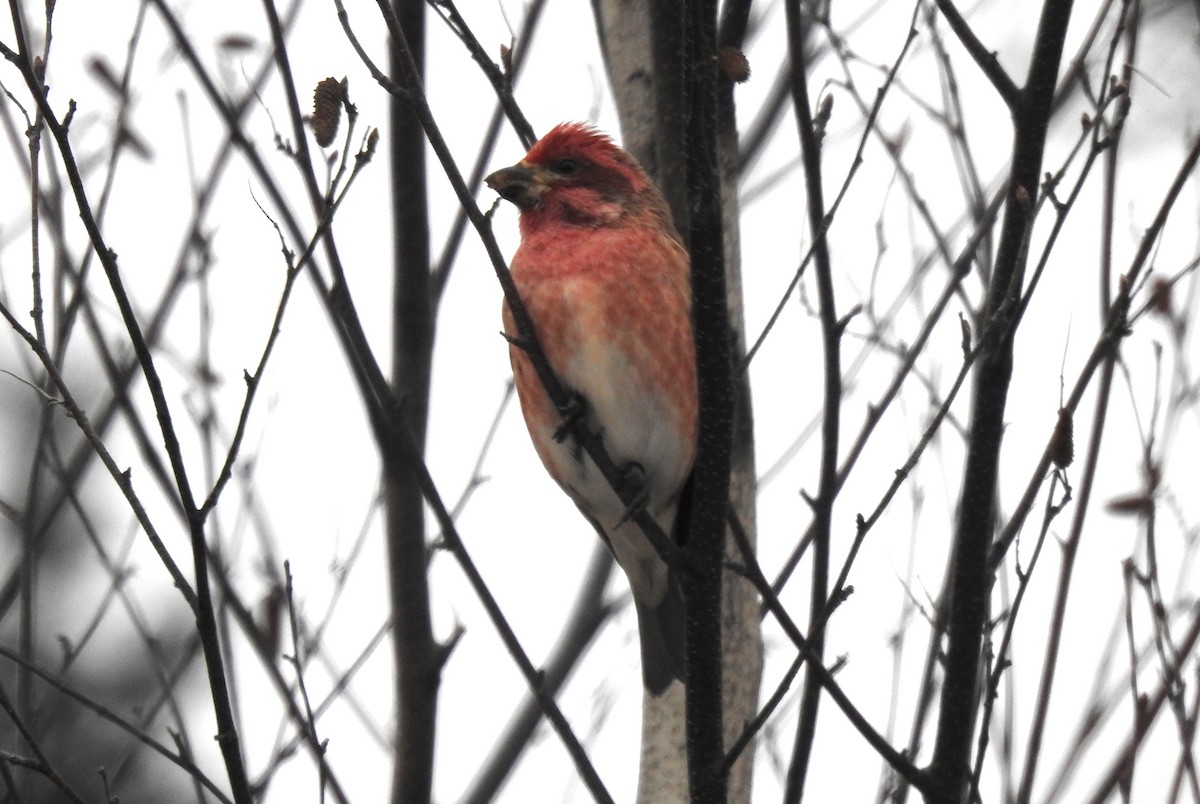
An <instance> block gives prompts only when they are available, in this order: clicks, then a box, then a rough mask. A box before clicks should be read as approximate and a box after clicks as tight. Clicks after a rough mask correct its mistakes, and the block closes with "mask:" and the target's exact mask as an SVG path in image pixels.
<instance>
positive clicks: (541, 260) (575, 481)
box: [486, 123, 699, 697]
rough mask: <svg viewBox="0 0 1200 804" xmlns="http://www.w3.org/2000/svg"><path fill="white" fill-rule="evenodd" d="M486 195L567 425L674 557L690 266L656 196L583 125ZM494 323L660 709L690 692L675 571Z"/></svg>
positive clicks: (688, 432)
mask: <svg viewBox="0 0 1200 804" xmlns="http://www.w3.org/2000/svg"><path fill="white" fill-rule="evenodd" d="M486 182H487V184H488V186H489V187H491V188H492V189H493V190H495V191H496V192H497V193H499V194H500V196H501V197H502V198H504V199H505V200H507V201H510V202H512V203H513V204H514V205H516V207H517V208H518V210H519V213H518V217H519V228H520V235H521V240H520V244H519V246H518V248H517V250H516V252H515V253H514V254H513V257H512V260H511V266H510V270H511V275H512V281H513V284H514V286H515V287H516V290H517V294H518V295H519V297H520V299H521V302H522V304H523V305H524V307H525V308H526V310H527V312H528V314H529V318H530V320H531V322H532V325H533V330H534V332H535V334H536V337H537V340H538V342H539V343H540V345H541V347H542V350H543V351H544V353H545V356H546V360H547V362H548V363H549V365H550V367H551V368H552V369H553V371H554V374H555V376H556V377H557V378H558V380H559V381H560V382H561V383H562V384H563V386H564V387H565V388H566V389H567V390H568V392H569V393H571V394H572V397H573V399H575V400H577V407H578V410H577V414H578V415H579V416H582V417H583V418H584V419H585V421H586V424H587V426H588V427H589V428H590V429H591V431H592V432H594V433H598V434H599V436H600V438H601V441H602V443H603V445H604V447H605V449H606V450H607V452H608V454H609V456H610V457H611V458H612V460H613V462H614V463H615V464H616V465H617V466H618V467H621V468H622V471H623V473H624V474H625V475H626V476H627V477H628V478H631V479H632V480H633V481H634V482H636V483H637V484H638V486H637V487H638V488H639V489H640V492H639V494H638V497H639V502H638V508H639V509H640V510H645V511H646V512H647V513H648V514H649V515H650V516H651V517H653V518H654V520H655V522H657V523H658V525H659V526H660V527H661V528H662V530H663V532H664V533H665V534H668V535H671V536H672V538H674V539H675V542H676V544H682V542H683V540H684V534H683V533H682V531H683V530H685V528H684V526H683V522H682V520H683V519H686V516H681V515H680V510H681V502H684V501H685V498H686V497H687V496H688V495H687V491H688V489H689V488H690V478H691V476H692V470H693V467H694V464H695V460H696V449H697V426H698V425H697V422H698V417H699V400H698V397H699V392H698V386H697V379H696V377H697V373H696V356H695V345H694V343H693V339H692V290H691V261H690V258H689V256H688V252H687V249H686V248H684V245H683V242H682V239H681V238H680V236H679V233H678V231H677V230H676V228H675V226H674V224H673V223H672V220H671V213H670V209H669V208H668V206H667V203H666V201H665V199H664V198H663V196H662V193H661V192H660V191H659V190H658V188H657V187H655V185H654V183H653V182H652V181H651V180H650V178H649V176H648V175H647V174H646V171H645V170H644V169H643V168H642V167H641V165H639V164H638V162H637V160H635V159H634V158H633V157H632V156H631V155H630V154H629V153H627V152H626V151H625V150H623V149H622V148H620V147H619V146H617V145H616V144H615V143H614V142H613V141H612V139H610V138H609V137H608V136H606V135H605V134H603V133H601V132H599V131H598V130H596V129H594V128H592V127H591V126H588V125H586V124H582V123H562V124H560V125H558V126H555V127H554V128H553V129H551V130H550V131H549V132H548V133H547V134H546V135H545V136H543V137H542V138H541V139H540V140H538V141H537V142H536V143H535V144H534V145H533V147H532V148H530V149H529V151H528V153H526V155H525V158H524V159H522V160H521V161H520V162H518V163H517V164H515V165H513V166H511V167H507V168H503V169H501V170H498V171H496V172H494V173H492V174H491V175H490V176H488V177H487V179H486ZM503 321H504V329H505V334H506V335H507V337H508V339H509V343H510V346H509V357H510V359H511V363H512V370H513V379H514V383H515V385H516V389H517V395H518V397H519V399H520V405H521V411H522V414H523V415H524V418H525V424H526V426H527V428H528V430H529V436H530V439H531V441H532V442H533V447H534V449H535V451H536V452H537V454H538V457H539V458H541V461H542V464H543V465H544V466H545V468H546V471H547V472H548V473H549V474H550V476H551V477H552V478H553V479H554V480H555V481H556V482H557V483H558V485H559V486H560V487H561V488H562V489H563V490H564V491H565V492H566V493H567V495H568V496H569V497H570V498H571V499H572V500H573V501H574V502H575V504H576V506H577V507H578V508H579V510H580V511H581V512H582V513H583V515H584V516H585V517H586V518H587V519H588V520H589V521H590V522H591V523H592V525H593V526H594V527H595V529H596V531H597V532H598V533H599V535H600V537H601V538H602V539H604V540H605V542H606V543H607V544H608V546H609V548H610V549H611V550H612V553H613V555H614V556H615V558H616V560H617V563H618V564H619V565H620V566H621V568H622V569H623V570H624V572H625V575H626V576H627V578H628V580H629V586H630V590H631V592H632V595H633V601H634V607H635V609H636V611H637V619H638V632H639V637H640V638H639V642H640V648H641V660H642V679H643V683H644V686H645V688H646V690H647V691H649V692H650V693H651V694H652V695H654V696H656V697H657V696H660V695H662V694H663V693H664V692H665V691H666V690H667V689H668V688H669V687H670V686H671V685H672V683H673V682H675V681H679V682H681V683H685V681H686V672H685V671H686V662H685V631H686V626H685V622H686V621H685V618H686V605H685V600H684V597H683V594H682V591H681V588H680V585H679V582H678V570H676V569H673V568H672V566H670V565H669V564H668V562H667V561H665V560H664V559H663V557H662V556H660V555H659V552H658V551H657V550H656V549H655V547H654V546H653V544H651V542H650V541H649V539H647V537H646V536H645V534H644V533H643V531H642V529H641V528H640V526H639V525H638V524H637V523H636V522H634V521H633V520H632V515H633V514H634V513H636V511H630V510H628V509H627V507H626V506H625V505H624V504H623V503H622V502H621V500H620V499H619V497H618V496H617V494H616V492H614V491H613V489H612V487H611V486H610V485H609V483H608V482H607V481H606V480H605V478H604V476H603V475H602V474H601V473H600V471H599V469H598V468H597V467H596V465H595V464H594V463H593V462H592V460H591V458H589V457H588V456H587V455H586V454H585V453H584V452H583V450H582V449H581V447H580V446H579V444H577V443H574V441H573V440H572V439H571V438H569V437H568V435H567V433H568V431H569V429H570V428H569V424H570V422H567V423H566V425H567V426H564V421H563V415H562V414H560V412H559V411H558V410H557V409H556V407H555V406H554V404H553V403H552V402H551V401H550V398H549V397H548V395H547V394H546V391H545V389H544V387H543V385H542V383H541V380H540V379H539V377H538V375H537V373H536V371H535V369H534V367H533V364H532V363H531V361H530V358H529V355H528V354H527V353H526V351H525V349H524V347H523V344H522V341H521V339H520V333H519V332H518V331H517V329H516V325H515V323H514V320H513V316H512V311H511V309H510V308H509V305H508V303H507V302H505V304H504V307H503ZM683 507H684V508H685V509H686V503H685V502H684V505H683ZM685 514H686V511H685ZM677 526H678V527H677Z"/></svg>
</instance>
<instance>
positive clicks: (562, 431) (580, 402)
mask: <svg viewBox="0 0 1200 804" xmlns="http://www.w3.org/2000/svg"><path fill="white" fill-rule="evenodd" d="M558 412H559V413H561V414H562V421H560V422H559V423H558V427H556V428H554V441H555V442H556V443H558V444H561V443H562V442H564V441H566V440H567V436H569V435H570V434H571V431H572V430H573V429H575V425H576V424H578V423H579V420H580V419H582V418H583V414H584V413H586V412H587V400H586V399H584V398H583V395H582V394H580V393H579V392H578V391H571V392H570V393H568V394H567V404H566V406H565V407H562V408H560V409H559V411H558Z"/></svg>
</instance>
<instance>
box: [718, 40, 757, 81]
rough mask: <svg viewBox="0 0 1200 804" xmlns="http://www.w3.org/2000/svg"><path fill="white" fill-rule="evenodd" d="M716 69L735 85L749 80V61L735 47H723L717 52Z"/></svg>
mask: <svg viewBox="0 0 1200 804" xmlns="http://www.w3.org/2000/svg"><path fill="white" fill-rule="evenodd" d="M717 69H719V70H720V71H721V74H722V75H724V76H725V77H726V78H728V79H729V80H730V81H732V82H733V83H735V84H741V83H743V82H745V81H746V80H747V79H748V78H750V60H749V59H747V58H746V54H745V53H743V52H742V51H740V50H738V49H737V48H736V47H723V48H721V49H720V50H718V51H717Z"/></svg>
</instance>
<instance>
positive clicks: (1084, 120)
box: [1079, 112, 1092, 131]
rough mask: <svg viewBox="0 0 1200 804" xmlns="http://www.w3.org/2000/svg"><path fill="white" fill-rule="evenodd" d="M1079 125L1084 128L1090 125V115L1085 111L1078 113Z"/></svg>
mask: <svg viewBox="0 0 1200 804" xmlns="http://www.w3.org/2000/svg"><path fill="white" fill-rule="evenodd" d="M1079 125H1081V126H1083V128H1084V130H1085V131H1086V130H1087V129H1089V128H1091V127H1092V116H1091V115H1090V114H1088V113H1087V112H1084V113H1083V114H1081V115H1079Z"/></svg>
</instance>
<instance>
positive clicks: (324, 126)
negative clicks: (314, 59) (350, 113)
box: [312, 78, 346, 148]
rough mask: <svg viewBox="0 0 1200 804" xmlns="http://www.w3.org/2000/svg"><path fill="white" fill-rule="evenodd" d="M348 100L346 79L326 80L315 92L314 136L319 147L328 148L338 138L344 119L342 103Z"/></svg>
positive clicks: (318, 85)
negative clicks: (338, 131) (340, 124)
mask: <svg viewBox="0 0 1200 804" xmlns="http://www.w3.org/2000/svg"><path fill="white" fill-rule="evenodd" d="M345 99H346V79H344V78H343V79H342V80H341V81H338V80H337V79H336V78H326V79H325V80H324V81H322V82H321V83H319V84H317V88H316V89H315V90H314V91H313V115H312V127H313V136H314V137H316V140H317V145H320V146H321V147H322V148H328V147H329V146H330V145H332V144H333V138H334V137H336V136H337V130H338V124H339V123H340V122H341V119H342V103H343V102H344V101H345Z"/></svg>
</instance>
